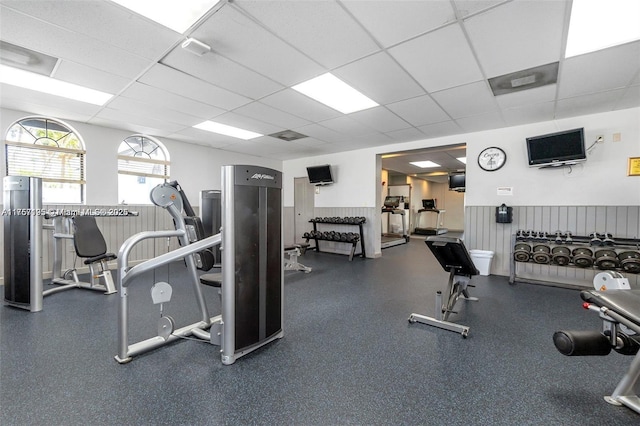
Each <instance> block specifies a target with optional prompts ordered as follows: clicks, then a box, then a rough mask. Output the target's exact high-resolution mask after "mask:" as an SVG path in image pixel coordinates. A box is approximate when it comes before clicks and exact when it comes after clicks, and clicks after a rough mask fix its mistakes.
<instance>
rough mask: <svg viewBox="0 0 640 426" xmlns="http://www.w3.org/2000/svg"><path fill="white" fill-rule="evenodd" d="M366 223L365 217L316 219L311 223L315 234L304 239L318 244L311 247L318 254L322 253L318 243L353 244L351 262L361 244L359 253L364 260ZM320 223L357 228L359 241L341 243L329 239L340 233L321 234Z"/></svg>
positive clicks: (350, 253)
mask: <svg viewBox="0 0 640 426" xmlns="http://www.w3.org/2000/svg"><path fill="white" fill-rule="evenodd" d="M366 221H367V219H366V218H364V217H324V218H322V217H316V218H314V219H311V220H310V221H309V222H311V223H313V232H312V233H309V234H310V235H309V236H305V237H304V238H306V240H307V242H309V240H314V241H315V243H316V245H315V247H311V248H312V249H315V250H316V252H318V253H321V251H320V245H319V244H318V241H333V242H335V243H343V244H351V251H350V252H349V262H351V261H352V260H353V256H354V254H355V251H356V247H357V246H358V242H359V243H360V253H358V255H359V256H360V257H362V258H365V257H366V253H365V250H364V231H363V229H362V226H363V225H364V223H365V222H366ZM319 223H320V224H331V225H349V226H357V227H358V228H359V231H360V232H359V233H358V234H355V235H356V237H357V239H355V240H354V241H341V240H339V239H335V238H331V237H329V235H334V236H335V235H336V234H339V233H336V232H335V231H333V234H331V233H330V232H323V233H319V232H318V224H319ZM306 234H307V233H305V235H306Z"/></svg>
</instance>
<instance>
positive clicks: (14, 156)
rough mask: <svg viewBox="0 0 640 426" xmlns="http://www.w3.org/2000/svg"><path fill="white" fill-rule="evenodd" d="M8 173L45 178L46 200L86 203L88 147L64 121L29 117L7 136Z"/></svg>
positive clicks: (52, 202) (46, 202) (15, 125)
mask: <svg viewBox="0 0 640 426" xmlns="http://www.w3.org/2000/svg"><path fill="white" fill-rule="evenodd" d="M5 154H6V156H5V158H6V166H7V176H34V177H40V178H42V202H43V204H57V203H77V204H80V203H83V202H84V190H85V188H84V186H85V183H86V182H85V161H84V159H85V150H84V143H83V142H82V139H81V138H80V136H79V135H78V134H77V132H76V131H75V130H73V129H72V128H71V127H70V126H68V125H67V124H64V123H62V122H61V121H58V120H55V119H52V118H44V117H28V118H24V119H22V120H20V121H17V122H16V123H14V124H13V125H12V126H11V127H9V130H8V131H7V134H6V137H5Z"/></svg>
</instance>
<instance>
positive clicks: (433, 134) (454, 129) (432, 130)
mask: <svg viewBox="0 0 640 426" xmlns="http://www.w3.org/2000/svg"><path fill="white" fill-rule="evenodd" d="M418 129H419V130H420V131H421V132H422V133H423V134H424V135H425V137H428V138H439V137H442V136H449V135H455V134H458V133H464V132H463V130H462V129H461V128H460V126H458V125H457V124H456V122H455V121H444V122H442V123H435V124H429V125H427V126H420V127H418Z"/></svg>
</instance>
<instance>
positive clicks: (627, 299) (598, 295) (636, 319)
mask: <svg viewBox="0 0 640 426" xmlns="http://www.w3.org/2000/svg"><path fill="white" fill-rule="evenodd" d="M580 297H582V300H584V301H585V302H589V303H593V304H594V305H596V306H600V307H602V306H604V307H606V308H608V309H611V310H612V311H614V312H616V313H617V314H619V315H621V316H623V317H625V318H626V319H628V320H629V321H631V322H633V323H635V324H638V325H640V290H606V291H596V290H584V291H582V292H580Z"/></svg>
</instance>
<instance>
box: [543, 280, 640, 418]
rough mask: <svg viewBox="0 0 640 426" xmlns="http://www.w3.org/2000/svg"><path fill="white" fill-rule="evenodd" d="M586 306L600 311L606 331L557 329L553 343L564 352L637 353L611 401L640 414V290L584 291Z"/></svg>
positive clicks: (583, 297) (578, 354)
mask: <svg viewBox="0 0 640 426" xmlns="http://www.w3.org/2000/svg"><path fill="white" fill-rule="evenodd" d="M580 297H582V300H584V301H585V302H584V303H583V305H582V306H583V307H584V308H585V309H588V310H590V311H594V312H597V313H598V314H599V315H600V318H601V319H602V331H597V330H594V331H557V332H555V333H554V334H553V343H554V345H555V346H556V349H558V351H559V352H560V353H562V354H563V355H567V356H581V355H608V354H609V353H610V352H611V349H614V350H615V351H616V352H618V353H620V354H623V355H635V357H634V358H633V360H632V361H631V366H630V367H629V370H628V371H627V373H626V374H625V375H624V376H623V377H622V380H620V382H619V383H618V385H617V386H616V388H615V390H614V391H613V394H611V396H605V397H604V399H605V401H607V402H608V403H609V404H613V405H618V406H621V405H625V406H627V407H629V408H631V409H632V410H633V411H635V412H637V413H639V414H640V398H639V397H638V393H640V383H639V380H638V379H639V378H640V353H638V349H640V337H638V336H640V290H620V289H616V290H605V291H597V290H584V291H582V292H580Z"/></svg>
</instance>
